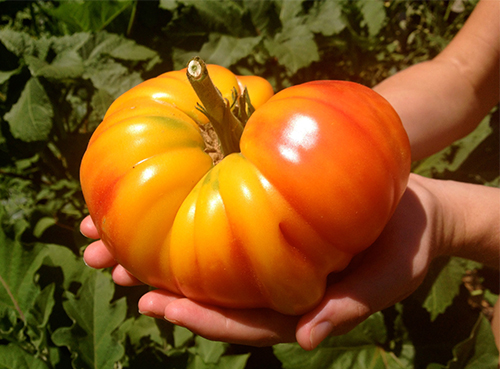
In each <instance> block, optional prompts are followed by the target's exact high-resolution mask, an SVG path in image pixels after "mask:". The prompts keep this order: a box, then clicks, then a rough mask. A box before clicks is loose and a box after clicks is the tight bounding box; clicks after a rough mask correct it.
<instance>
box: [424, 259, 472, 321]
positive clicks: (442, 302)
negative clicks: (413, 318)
mask: <svg viewBox="0 0 500 369" xmlns="http://www.w3.org/2000/svg"><path fill="white" fill-rule="evenodd" d="M480 266H481V264H479V263H476V262H473V261H470V260H466V259H461V258H456V257H452V258H449V259H445V258H442V259H436V260H435V261H434V262H433V263H432V264H431V267H430V269H429V272H428V275H427V277H426V279H425V281H424V283H422V285H421V286H420V287H419V289H418V290H417V291H415V295H414V296H415V297H417V299H419V300H420V301H422V306H423V307H424V308H425V309H426V310H427V311H428V312H429V313H430V316H431V321H434V320H435V319H436V318H437V317H438V316H439V315H440V314H442V313H444V312H445V310H446V309H447V308H448V307H449V306H450V305H451V304H452V303H453V299H454V298H455V297H456V296H457V295H458V293H459V292H460V285H461V284H462V277H463V276H464V275H465V272H466V271H467V270H471V269H476V268H480Z"/></svg>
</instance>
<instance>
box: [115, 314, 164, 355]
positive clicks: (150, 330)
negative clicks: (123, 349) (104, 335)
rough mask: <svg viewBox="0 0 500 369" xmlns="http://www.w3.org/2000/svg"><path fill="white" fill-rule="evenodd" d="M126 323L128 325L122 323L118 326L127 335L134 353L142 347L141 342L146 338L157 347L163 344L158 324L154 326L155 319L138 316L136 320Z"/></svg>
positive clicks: (129, 320)
mask: <svg viewBox="0 0 500 369" xmlns="http://www.w3.org/2000/svg"><path fill="white" fill-rule="evenodd" d="M127 322H128V324H126V323H124V324H122V325H121V326H120V330H122V332H123V333H124V334H127V335H128V338H129V340H130V344H131V345H132V346H134V347H135V348H136V351H139V350H140V348H141V346H144V343H143V342H144V338H146V337H149V339H150V340H151V341H152V342H154V343H156V344H157V345H158V346H163V345H164V344H165V342H164V339H163V338H162V332H161V330H160V328H159V327H158V324H156V319H154V318H150V317H148V316H145V315H140V316H139V317H137V318H130V319H128V320H127Z"/></svg>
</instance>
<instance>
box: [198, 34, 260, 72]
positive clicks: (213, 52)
mask: <svg viewBox="0 0 500 369" xmlns="http://www.w3.org/2000/svg"><path fill="white" fill-rule="evenodd" d="M261 39H262V38H261V37H260V36H257V37H245V38H237V37H233V36H226V35H219V34H214V33H212V34H210V37H209V40H208V42H206V43H205V44H204V45H203V47H202V48H201V50H200V57H201V58H202V59H203V60H205V61H206V62H207V63H212V64H217V65H221V66H223V67H226V68H228V67H230V66H231V65H233V64H235V63H237V62H238V61H239V60H241V59H243V58H245V57H248V56H249V55H250V54H251V53H252V51H253V49H254V48H255V46H257V44H258V43H259V42H260V41H261Z"/></svg>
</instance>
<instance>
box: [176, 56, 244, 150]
mask: <svg viewBox="0 0 500 369" xmlns="http://www.w3.org/2000/svg"><path fill="white" fill-rule="evenodd" d="M186 74H187V78H188V80H189V82H190V83H191V86H192V87H193V89H194V91H195V92H196V95H198V98H199V99H200V101H201V103H202V104H203V107H199V108H200V110H201V111H202V112H203V114H205V115H206V116H207V118H208V119H209V120H210V123H212V126H213V128H214V130H215V132H216V133H217V136H218V138H219V142H220V144H221V149H222V152H223V154H224V156H227V155H229V154H231V153H234V152H239V151H240V137H241V135H242V133H243V124H242V123H241V122H240V120H238V118H236V116H235V115H234V114H233V113H232V111H231V104H230V103H229V101H227V100H226V99H224V98H223V97H222V94H221V93H220V91H219V90H218V89H217V87H215V85H214V84H213V82H212V79H211V78H210V76H209V74H208V69H207V66H206V64H205V62H204V61H203V60H201V59H200V58H199V57H194V58H193V59H191V61H190V62H189V63H188V67H187V72H186Z"/></svg>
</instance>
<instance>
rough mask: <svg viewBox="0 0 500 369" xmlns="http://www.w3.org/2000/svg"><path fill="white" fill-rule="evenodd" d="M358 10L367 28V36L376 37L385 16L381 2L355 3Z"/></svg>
mask: <svg viewBox="0 0 500 369" xmlns="http://www.w3.org/2000/svg"><path fill="white" fill-rule="evenodd" d="M356 4H358V6H359V10H360V11H361V14H362V15H363V19H364V22H365V23H366V25H367V26H368V34H369V35H370V36H372V37H373V36H376V35H377V34H378V33H379V32H380V30H381V29H382V26H383V25H384V22H385V18H386V14H385V7H384V2H383V1H382V0H364V1H360V2H357V3H356Z"/></svg>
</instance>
